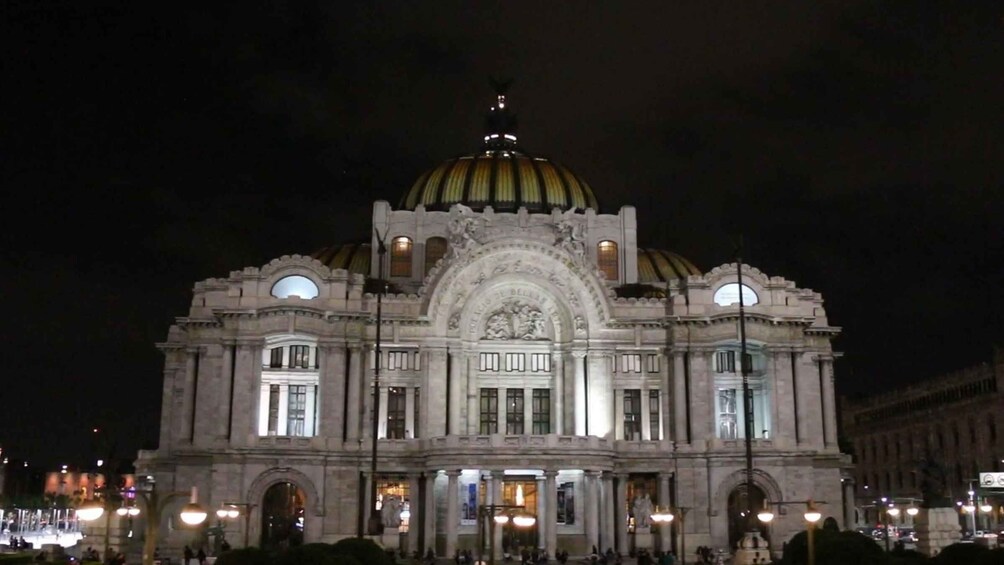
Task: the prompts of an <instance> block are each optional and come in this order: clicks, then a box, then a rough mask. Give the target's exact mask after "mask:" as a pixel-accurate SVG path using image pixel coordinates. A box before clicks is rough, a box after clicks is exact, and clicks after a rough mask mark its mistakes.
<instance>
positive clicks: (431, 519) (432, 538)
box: [422, 471, 452, 557]
mask: <svg viewBox="0 0 1004 565" xmlns="http://www.w3.org/2000/svg"><path fill="white" fill-rule="evenodd" d="M436 474H437V473H436V471H426V473H425V499H424V500H423V501H422V527H423V528H424V532H423V537H424V540H423V543H422V545H423V547H424V549H425V551H429V548H432V550H433V551H435V549H436ZM451 557H452V556H451Z"/></svg>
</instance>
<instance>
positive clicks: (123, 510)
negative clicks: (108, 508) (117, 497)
mask: <svg viewBox="0 0 1004 565" xmlns="http://www.w3.org/2000/svg"><path fill="white" fill-rule="evenodd" d="M115 513H116V514H118V515H119V516H125V515H126V514H128V513H129V509H128V508H126V507H125V506H123V507H121V508H116V509H115Z"/></svg>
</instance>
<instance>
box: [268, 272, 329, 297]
mask: <svg viewBox="0 0 1004 565" xmlns="http://www.w3.org/2000/svg"><path fill="white" fill-rule="evenodd" d="M317 295H318V290H317V285H316V284H314V281H312V280H310V279H308V278H307V277H304V276H300V275H290V276H288V277H283V278H281V279H279V280H278V281H276V283H275V284H274V285H272V296H274V297H276V298H303V299H304V300H310V299H311V298H317Z"/></svg>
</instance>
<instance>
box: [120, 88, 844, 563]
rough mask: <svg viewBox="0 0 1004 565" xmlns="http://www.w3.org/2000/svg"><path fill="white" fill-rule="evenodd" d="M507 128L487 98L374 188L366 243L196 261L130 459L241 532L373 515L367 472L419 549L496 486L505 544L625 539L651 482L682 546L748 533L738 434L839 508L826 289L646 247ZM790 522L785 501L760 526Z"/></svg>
mask: <svg viewBox="0 0 1004 565" xmlns="http://www.w3.org/2000/svg"><path fill="white" fill-rule="evenodd" d="M513 125H514V124H513V122H512V120H511V117H510V115H509V114H508V109H507V108H506V107H505V99H504V96H500V97H499V99H498V105H497V106H496V107H495V108H493V109H492V114H491V116H490V118H489V120H488V128H487V131H486V134H485V138H484V145H483V147H482V150H481V151H480V152H478V153H476V154H473V155H469V156H464V157H459V158H456V159H451V160H449V161H447V162H445V163H443V164H441V165H439V166H437V167H434V168H433V169H431V170H430V171H428V172H427V173H425V174H423V175H422V176H421V177H420V178H419V179H418V181H417V182H416V183H415V184H414V186H413V187H412V188H411V190H409V191H407V192H406V193H405V195H404V197H403V198H402V200H401V202H400V204H399V206H398V207H397V208H396V209H395V208H392V207H391V205H390V204H388V203H387V202H383V201H378V202H375V203H374V205H373V211H372V227H373V230H374V232H376V233H379V234H380V235H381V236H383V235H385V236H386V242H387V253H386V255H385V256H383V257H382V261H383V263H382V264H381V255H380V254H379V253H378V247H379V246H378V241H377V236H375V235H374V236H373V237H372V238H370V236H369V235H368V234H362V235H363V236H364V237H366V238H367V239H369V240H370V241H369V243H364V244H346V245H339V246H334V247H329V248H325V249H322V250H321V251H319V252H317V253H315V254H314V255H313V256H296V255H294V256H285V257H281V258H278V259H275V260H273V261H271V262H269V263H268V264H266V265H264V266H262V267H260V268H259V267H249V268H245V269H242V270H238V271H233V272H232V273H230V275H229V276H226V277H224V278H218V279H209V280H206V281H202V282H199V283H196V285H195V289H194V295H193V299H192V304H191V307H190V309H189V311H188V312H187V313H186V314H185V315H184V316H183V317H180V318H178V319H177V322H176V323H175V325H173V326H172V327H171V329H170V331H169V333H168V337H167V340H166V341H165V342H164V343H162V344H160V346H159V347H160V348H161V350H162V351H163V352H164V354H165V357H166V362H165V369H164V385H163V387H164V388H163V405H162V413H161V427H160V443H159V449H157V450H156V451H148V452H142V453H141V456H140V459H139V461H138V462H137V472H138V473H139V474H142V475H144V476H145V475H149V476H152V477H154V478H155V480H156V482H157V484H158V488H166V489H169V490H171V489H174V490H177V489H187V488H188V487H190V486H193V485H194V486H198V487H199V492H200V493H201V497H202V500H203V502H204V503H207V504H209V505H210V506H211V507H216V506H217V505H220V504H224V503H228V502H237V503H241V504H250V505H251V507H250V511H251V518H250V522H249V524H250V531H249V532H247V534H248V537H249V539H250V542H251V543H252V545H257V544H259V543H262V544H265V545H270V544H276V543H289V542H292V543H298V542H300V541H306V542H310V541H335V540H337V539H340V538H344V537H350V536H355V535H357V534H360V533H363V532H365V530H366V524H365V518H366V517H367V516H368V515H369V510H367V509H369V508H372V507H373V506H374V501H373V500H372V499H371V498H370V494H369V493H370V481H374V480H375V481H376V483H377V489H376V490H377V497H378V500H379V501H380V503H381V504H382V502H383V501H385V500H388V499H389V497H391V496H393V497H395V498H396V499H397V500H399V501H403V504H402V509H403V512H402V514H401V516H400V518H401V530H402V531H407V536H406V537H405V539H404V541H403V542H402V543H404V544H405V545H406V546H407V547H408V548H409V549H411V550H416V549H417V550H419V551H422V552H423V553H424V552H425V551H427V550H429V549H433V550H434V551H435V552H436V553H437V554H438V555H447V556H452V555H453V554H454V552H455V551H457V550H460V549H471V550H473V551H475V553H477V551H478V548H477V547H476V546H477V545H478V543H479V541H478V540H479V536H478V532H479V525H478V520H479V510H478V509H479V508H484V507H486V506H487V505H491V504H496V505H497V504H506V505H518V506H522V507H523V509H522V510H521V511H522V512H527V513H530V514H533V515H535V516H536V517H537V522H536V524H535V525H534V527H533V528H531V529H528V530H526V531H517V530H508V529H505V528H501V529H500V530H505V531H499V532H498V533H497V535H498V538H499V539H498V540H496V541H497V543H496V544H495V547H496V548H497V551H499V552H501V551H502V549H503V548H504V547H508V548H509V549H510V550H512V549H514V548H515V546H520V545H522V546H528V545H529V546H534V547H541V548H544V549H546V551H547V552H548V554H550V555H554V554H555V552H556V551H557V550H559V549H563V550H566V551H569V552H570V553H572V554H583V553H586V552H588V551H589V549H590V548H591V547H592V546H596V547H598V548H600V549H601V550H604V549H606V548H613V549H614V550H617V551H620V552H622V553H625V554H626V553H627V552H629V551H630V550H631V549H632V547H635V545H636V544H638V543H644V542H645V540H643V539H640V538H637V537H636V535H635V534H636V533H637V534H639V535H643V534H642V533H641V532H634V525H635V519H634V517H633V516H632V515H631V514H632V512H633V508H635V507H636V506H635V505H634V502H635V501H636V500H640V499H644V498H645V497H647V498H648V500H649V501H651V504H653V505H654V506H656V507H663V508H664V507H667V506H672V507H674V508H677V509H679V508H683V509H686V512H687V513H686V521H685V525H684V527H685V529H686V536H687V538H686V544H687V547H689V548H691V549H690V550H689V551H692V550H693V548H696V547H697V546H698V545H709V546H716V547H725V546H727V545H729V544H730V543H732V542H734V540H736V539H737V538H738V537H739V536H740V535H741V534H742V532H743V518H742V517H741V516H740V512H742V511H743V510H744V509H745V503H744V501H745V500H746V496H747V492H746V489H745V487H744V483H745V473H744V468H745V467H744V465H745V460H744V441H743V440H744V438H745V437H746V435H747V434H750V435H751V436H752V438H753V439H752V441H753V446H754V447H753V449H754V465H755V471H754V482H755V485H754V486H755V488H754V489H753V492H752V493H751V496H752V497H753V498H754V499H755V501H756V506H757V507H759V505H760V504H762V500H763V499H764V498H766V499H768V500H771V501H779V500H782V499H783V500H808V499H816V500H821V501H825V502H826V504H825V505H823V506H822V507H821V509H822V511H823V512H824V514H825V515H826V516H832V517H834V518H836V520H837V521H838V522H839V523H844V521H845V514H846V511H847V509H848V508H850V507H851V505H850V502H851V499H852V497H853V493H851V492H849V491H848V492H844V490H843V484H844V483H843V481H842V473H843V470H844V469H845V468H846V467H847V466H848V464H849V459H848V458H846V457H844V456H842V455H841V454H840V452H839V449H838V447H837V425H836V424H837V417H836V400H835V396H834V386H833V383H834V372H833V360H834V352H833V349H832V346H831V341H832V340H833V339H834V338H835V337H836V336H837V335H838V333H839V328H836V327H834V326H832V325H830V323H829V321H828V319H827V315H826V312H825V310H824V308H823V299H822V297H821V296H820V294H818V293H816V292H813V291H812V290H809V289H804V288H799V287H797V286H796V285H795V283H794V282H791V281H788V280H786V279H784V278H782V277H776V276H775V277H771V276H768V275H766V274H764V273H762V272H760V271H759V270H757V269H755V268H753V267H749V266H745V267H744V272H743V285H742V287H740V286H739V284H738V280H737V266H736V265H735V264H724V265H721V266H719V267H716V268H714V269H711V270H710V271H707V272H701V271H700V270H698V269H697V268H696V267H695V266H694V265H693V264H691V263H690V262H689V261H687V260H686V259H684V258H682V257H680V256H679V255H676V254H674V253H671V252H668V251H663V250H657V249H649V248H645V247H642V246H639V244H638V242H637V235H636V234H637V229H638V228H637V220H636V211H635V209H634V208H633V207H631V206H625V207H622V208H621V209H620V210H618V211H617V212H616V213H603V212H601V211H600V210H601V208H600V206H599V204H598V202H597V199H596V197H595V195H594V193H593V191H592V189H591V188H590V187H589V185H588V184H586V183H585V181H583V180H582V179H581V178H580V177H578V176H577V175H575V174H573V173H572V172H570V171H569V170H568V169H567V168H565V167H562V166H561V165H558V164H556V163H554V162H553V161H550V160H547V159H543V158H540V157H534V156H530V155H528V154H526V153H525V152H523V151H522V150H521V149H520V148H519V146H517V145H516V137H515V133H514V127H513ZM652 212H654V211H652ZM381 275H382V277H381ZM380 278H383V279H385V280H386V281H388V285H389V288H390V293H389V294H388V295H386V296H384V297H383V299H382V306H381V308H382V312H381V316H382V321H383V324H382V326H381V327H380V331H381V337H380V347H381V350H380V355H379V357H377V355H376V350H375V345H376V343H377V329H378V328H377V325H376V315H377V308H378V306H377V304H378V298H377V295H376V294H375V292H376V291H377V289H379V288H380V286H381V284H380V281H379V279H380ZM740 293H742V296H743V299H744V301H745V304H746V310H747V314H748V316H747V318H748V319H747V324H746V330H747V333H748V343H749V351H748V357H747V359H746V363H747V367H748V373H749V381H750V384H751V387H750V390H751V396H752V398H751V403H752V405H753V407H754V424H753V429H751V430H747V429H746V426H745V424H744V418H743V412H742V407H743V406H744V405H745V401H746V400H745V398H744V396H743V388H742V386H741V366H742V362H743V359H740V354H739V353H740V340H739V330H738V323H739V307H738V298H739V296H740ZM378 360H379V367H380V380H379V386H378V388H376V390H375V394H374V382H375V376H376V375H375V368H376V363H377V361H378ZM374 413H375V414H376V426H375V434H376V436H377V437H378V438H379V441H378V466H377V472H376V475H375V476H370V472H369V469H370V449H371V442H372V438H373V434H374V427H373V416H374ZM845 495H846V497H845ZM845 498H846V499H847V501H848V504H847V505H845V504H844V502H843V501H844V500H845ZM395 504H396V503H395ZM645 519H646V520H647V517H646V518H645ZM680 524H681V520H679V519H677V520H675V521H674V523H673V526H672V531H671V530H670V528H668V527H663V528H662V529H661V530H660V529H658V528H656V529H655V531H654V535H653V539H654V542H653V545H654V547H656V548H660V547H661V548H670V547H675V546H676V545H677V544H678V543H679V538H680V534H681V532H680ZM228 527H232V528H233V529H234V530H235V531H239V530H240V529H242V528H243V521H238V523H235V524H233V525H231V526H228ZM802 529H804V524H803V521H802V518H801V511H800V510H798V511H796V510H792V509H791V508H789V507H786V508H784V509H782V511H781V513H780V514H779V515H778V517H777V519H776V520H775V522H774V524H773V526H772V536H773V539H774V540H776V541H778V543H780V541H783V540H786V539H788V537H790V535H791V534H792V533H794V532H797V531H800V530H802ZM164 535H165V539H168V537H167V536H168V532H166V531H165V532H164ZM173 535H174V537H173V538H171V539H174V540H175V541H174V543H175V544H176V545H179V541H178V540H180V539H182V536H183V534H182V533H179V532H175V533H174V534H173ZM241 538H242V536H240V535H233V536H230V537H229V538H228V539H231V540H232V541H233V540H237V541H238V542H239V540H240V539H241ZM283 540H285V541H283ZM166 543H169V542H167V541H165V544H166Z"/></svg>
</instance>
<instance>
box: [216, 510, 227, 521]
mask: <svg viewBox="0 0 1004 565" xmlns="http://www.w3.org/2000/svg"><path fill="white" fill-rule="evenodd" d="M228 512H230V511H229V510H227V509H226V508H218V509H217V510H216V517H217V518H219V519H220V520H222V519H224V518H226V517H227V513H228Z"/></svg>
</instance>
